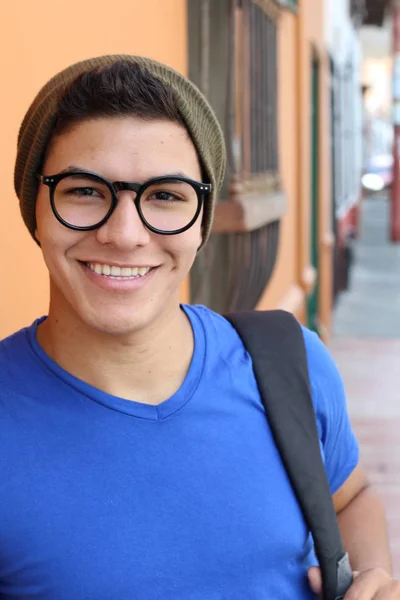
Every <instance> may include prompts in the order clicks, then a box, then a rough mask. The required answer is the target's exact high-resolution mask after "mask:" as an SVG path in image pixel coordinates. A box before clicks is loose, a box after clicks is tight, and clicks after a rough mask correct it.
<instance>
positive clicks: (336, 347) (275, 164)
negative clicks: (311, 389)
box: [0, 0, 400, 577]
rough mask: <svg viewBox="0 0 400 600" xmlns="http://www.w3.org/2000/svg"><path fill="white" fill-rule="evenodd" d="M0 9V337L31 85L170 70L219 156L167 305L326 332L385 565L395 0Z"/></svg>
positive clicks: (31, 262)
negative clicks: (368, 484)
mask: <svg viewBox="0 0 400 600" xmlns="http://www.w3.org/2000/svg"><path fill="white" fill-rule="evenodd" d="M0 22H1V23H2V25H3V27H2V36H1V38H0V49H1V52H0V77H1V81H2V84H3V85H2V89H3V93H2V95H1V97H0V107H1V110H0V131H1V141H2V144H1V146H0V176H1V181H2V218H1V219H0V250H1V251H2V252H1V255H2V261H1V263H0V281H1V284H0V285H1V291H2V294H0V339H1V338H3V337H5V336H7V335H9V334H11V333H12V332H14V331H15V330H17V329H19V328H21V327H23V326H24V325H26V324H29V323H31V322H32V321H33V320H34V319H36V318H37V317H38V316H40V315H42V314H45V313H46V311H47V305H48V280H47V271H46V268H45V266H44V264H43V261H42V256H41V253H40V249H39V247H37V245H36V244H35V243H34V242H33V241H32V239H31V238H30V236H29V234H28V232H27V230H26V228H25V226H24V224H23V222H22V219H21V217H20V213H19V206H18V201H17V199H16V196H15V192H14V189H13V168H14V160H15V148H16V141H17V135H18V128H19V126H20V124H21V121H22V118H23V116H24V114H25V112H26V110H27V109H28V106H29V104H30V102H31V101H32V99H33V98H34V96H35V95H36V93H37V92H38V90H39V89H40V88H41V86H42V85H43V84H44V83H45V82H46V81H47V80H48V79H49V78H50V77H51V76H52V75H54V74H55V73H56V72H58V71H59V70H60V69H62V68H64V67H66V66H67V65H69V64H71V63H73V62H75V61H78V60H81V59H84V58H88V57H90V56H95V55H101V54H125V53H126V54H139V55H147V56H150V57H152V58H155V59H157V60H160V61H162V62H165V63H167V64H169V65H171V66H172V67H174V68H175V69H177V70H178V71H181V72H183V73H185V74H187V75H188V76H189V77H190V78H191V79H192V80H193V81H194V82H195V83H196V84H197V85H198V86H199V87H200V88H201V90H202V91H203V93H204V94H205V95H206V96H207V97H208V99H209V101H210V103H211V104H212V106H213V108H214V110H215V112H216V114H217V116H218V118H219V120H220V123H221V126H222V128H223V130H224V134H225V139H226V145H227V150H228V168H227V173H226V177H225V183H224V186H223V190H222V193H221V195H220V197H219V199H218V203H217V206H216V211H215V223H214V228H213V233H212V235H211V239H210V242H209V243H208V245H207V246H206V248H205V249H204V250H202V252H200V253H199V256H198V258H197V260H196V263H195V266H194V269H193V272H192V274H191V276H190V278H188V279H187V280H186V281H185V283H184V285H183V286H182V294H181V297H182V301H185V302H191V303H202V304H206V305H208V306H210V307H211V308H212V309H214V310H216V311H219V312H221V313H225V312H228V311H232V310H241V309H254V308H257V309H270V308H283V309H286V310H289V311H291V312H293V313H294V314H295V315H296V316H297V317H298V319H299V320H300V321H301V322H302V323H304V324H305V325H307V326H308V327H310V328H311V329H313V330H315V331H316V332H317V333H318V334H319V335H320V336H321V338H322V339H323V340H324V342H326V343H327V344H328V345H329V347H330V349H331V351H332V352H333V355H334V357H335V359H336V361H337V362H338V364H339V366H340V370H341V372H342V374H343V378H344V380H345V384H346V388H347V392H348V400H349V408H350V413H351V417H352V420H353V423H354V427H355V429H356V432H357V434H358V436H359V439H360V443H361V455H362V460H363V463H364V464H365V466H366V467H367V469H368V472H369V473H370V476H371V479H372V481H373V482H374V483H375V484H376V485H377V486H378V488H379V489H380V491H381V492H382V496H383V498H384V501H385V503H386V505H387V508H388V515H389V530H390V536H391V543H392V549H393V555H394V561H395V572H396V574H397V576H398V577H400V368H399V367H400V182H399V177H400V169H399V164H400V162H399V152H400V143H399V138H400V0H146V2H142V0H114V1H113V3H112V7H111V6H110V4H109V3H108V2H105V0H85V2H81V0H68V2H67V0H56V1H53V2H50V0H35V2H29V1H28V0H25V2H23V6H21V4H20V3H15V2H14V3H12V2H2V3H0ZM89 32H90V33H89Z"/></svg>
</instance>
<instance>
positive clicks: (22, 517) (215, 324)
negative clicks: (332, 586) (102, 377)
mask: <svg viewBox="0 0 400 600" xmlns="http://www.w3.org/2000/svg"><path fill="white" fill-rule="evenodd" d="M184 310H185V311H186V313H187V315H188V316H189V318H190V321H191V323H192V327H193V331H194V338H195V349H194V355H193V359H192V362H191V366H190V369H189V372H188V374H187V377H186V379H185V381H184V382H183V384H182V386H181V388H180V389H179V390H178V391H177V393H176V394H174V395H173V396H172V397H171V398H169V399H168V400H166V401H165V402H162V403H161V404H160V405H158V406H148V405H144V404H141V403H137V402H131V401H129V400H124V399H121V398H117V397H113V396H110V395H108V394H106V393H104V392H102V391H99V390H97V389H95V388H93V387H92V386H90V385H88V384H86V383H84V382H82V381H80V380H78V379H76V378H75V377H73V376H71V375H69V374H68V373H67V372H65V371H64V370H63V369H61V368H60V367H59V366H58V365H57V364H56V363H54V362H53V361H52V360H51V359H50V358H49V357H48V356H47V355H46V354H45V353H44V351H43V350H42V349H41V348H40V346H39V345H38V343H37V341H36V328H37V325H38V322H36V323H34V324H33V325H32V326H31V327H29V328H26V329H23V330H21V331H19V332H17V333H16V334H14V335H13V336H11V337H9V338H7V339H6V340H3V341H2V342H0V599H1V600H16V599H18V600H28V599H29V600H158V599H160V600H271V599H272V598H273V599H279V600H286V599H287V600H289V599H290V600H293V598H296V600H297V599H304V600H306V599H311V598H313V594H312V593H311V592H310V590H309V587H308V584H307V580H306V572H307V568H308V567H309V566H310V565H311V564H313V563H315V557H314V554H313V548H312V542H311V540H310V536H309V533H308V531H307V528H306V526H305V524H304V521H303V518H302V515H301V512H300V510H299V507H298V504H297V501H296V498H295V496H294V494H293V491H292V488H291V486H290V483H289V481H288V478H287V475H286V473H285V470H284V468H283V466H282V463H281V459H280V456H279V454H278V452H277V450H276V448H275V445H274V442H273V439H272V436H271V431H270V428H269V425H268V422H267V419H266V416H265V412H264V409H263V407H262V404H261V400H260V397H259V394H258V391H257V386H256V382H255V379H254V375H253V371H252V364H251V360H250V358H249V356H248V354H247V353H246V351H245V350H244V348H243V345H242V342H241V340H240V339H239V337H238V335H237V333H236V332H235V331H234V329H233V328H232V327H231V325H230V324H229V323H228V322H227V321H226V320H225V319H223V318H222V317H221V316H219V315H217V314H215V313H213V312H212V311H210V310H208V309H207V308H204V307H200V306H195V307H194V306H192V307H184ZM304 337H305V342H306V347H307V354H308V360H309V368H310V376H311V385H312V393H313V399H314V403H315V409H316V414H317V421H318V427H319V432H320V439H321V448H322V452H323V456H324V460H325V464H326V470H327V473H328V477H329V481H330V485H331V489H332V492H335V491H336V490H337V489H338V488H339V487H340V486H341V485H342V484H343V483H344V482H345V480H346V479H347V477H348V476H349V475H350V473H351V472H352V470H353V469H354V467H355V466H356V464H357V462H358V448H357V443H356V441H355V438H354V435H353V433H352V430H351V427H350V424H349V419H348V415H347V411H346V405H345V396H344V392H343V387H342V383H341V380H340V377H339V375H338V372H337V370H336V367H335V366H334V364H333V362H332V360H331V358H330V357H329V354H328V352H327V351H326V349H325V348H324V346H323V344H322V343H321V342H320V341H319V339H318V338H317V336H316V335H314V334H313V333H311V332H310V331H308V330H306V329H304Z"/></svg>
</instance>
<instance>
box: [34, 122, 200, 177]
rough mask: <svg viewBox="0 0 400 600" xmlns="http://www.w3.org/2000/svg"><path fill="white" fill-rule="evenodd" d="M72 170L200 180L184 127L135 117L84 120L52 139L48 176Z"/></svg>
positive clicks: (108, 174) (47, 161)
mask: <svg viewBox="0 0 400 600" xmlns="http://www.w3.org/2000/svg"><path fill="white" fill-rule="evenodd" d="M70 164H74V165H77V166H79V168H84V169H87V170H90V171H97V172H100V173H102V174H103V175H105V176H108V177H110V178H115V179H117V178H121V179H124V178H127V177H129V178H134V177H152V176H154V175H159V174H162V173H164V172H176V171H183V172H185V173H187V174H188V175H189V176H190V177H199V174H200V166H199V161H198V156H197V152H196V149H195V147H194V144H193V142H192V141H191V139H190V137H189V135H188V132H187V130H186V129H185V128H184V127H183V126H182V125H180V124H178V123H175V122H172V121H167V120H157V121H156V120H154V121H145V120H143V119H139V118H136V117H122V118H121V117H118V118H97V119H90V120H85V121H81V122H78V123H74V124H73V125H71V126H70V127H69V128H68V129H66V130H65V131H63V132H61V133H60V134H58V135H56V136H54V137H53V138H52V140H51V141H50V143H49V146H48V149H47V156H46V159H45V163H44V170H45V172H47V173H49V172H50V171H51V172H52V173H56V172H59V171H61V170H64V169H65V168H67V167H68V166H69V165H70Z"/></svg>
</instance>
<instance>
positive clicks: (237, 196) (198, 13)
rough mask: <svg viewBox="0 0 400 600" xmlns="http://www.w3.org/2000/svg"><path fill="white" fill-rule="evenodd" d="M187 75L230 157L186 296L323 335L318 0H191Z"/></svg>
mask: <svg viewBox="0 0 400 600" xmlns="http://www.w3.org/2000/svg"><path fill="white" fill-rule="evenodd" d="M188 28H189V35H188V39H189V41H190V43H189V73H190V76H191V78H192V79H193V80H194V81H195V82H196V83H197V84H198V85H199V86H200V87H201V88H202V90H203V91H204V93H205V94H206V95H207V96H208V97H209V99H210V101H211V104H212V105H213V107H214V109H215V110H216V112H217V114H218V116H219V119H220V122H221V124H222V126H223V128H224V131H225V137H226V142H227V147H228V155H229V164H228V172H227V177H226V181H225V186H224V189H223V192H222V194H221V198H220V202H219V204H218V206H217V210H216V220H215V227H214V233H213V236H212V239H211V242H210V244H209V245H208V247H207V248H206V249H205V250H204V251H203V253H202V254H201V255H199V257H198V260H197V264H196V265H195V269H194V272H193V275H192V277H191V281H190V286H189V289H188V291H189V292H190V299H191V301H194V302H201V303H205V304H208V305H209V306H211V307H212V308H215V309H216V310H218V311H221V312H226V311H230V310H242V309H252V308H258V309H268V308H277V307H278V308H279V307H280V308H284V309H287V310H290V311H292V312H293V313H294V314H296V316H297V317H298V318H299V319H300V320H301V321H302V322H304V323H306V324H308V325H309V326H310V327H312V328H314V329H316V330H318V331H320V333H321V334H322V335H325V336H327V335H328V332H329V328H330V315H331V309H332V302H331V299H332V249H333V237H332V231H331V196H330V169H331V166H330V146H329V141H328V139H327V136H326V131H327V130H328V129H329V69H330V65H329V60H328V55H327V52H326V40H325V37H324V6H323V3H321V2H320V0H307V1H305V0H299V1H298V2H296V1H294V0H292V1H290V2H289V1H286V2H278V1H273V0H242V1H238V0H221V1H220V2H218V3H214V2H212V0H189V1H188Z"/></svg>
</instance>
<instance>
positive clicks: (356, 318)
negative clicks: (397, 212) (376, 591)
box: [330, 195, 400, 577]
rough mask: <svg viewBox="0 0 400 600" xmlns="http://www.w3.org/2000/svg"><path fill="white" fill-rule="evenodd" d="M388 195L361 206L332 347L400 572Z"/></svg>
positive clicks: (397, 303)
mask: <svg viewBox="0 0 400 600" xmlns="http://www.w3.org/2000/svg"><path fill="white" fill-rule="evenodd" d="M388 202H389V200H388V197H387V196H384V195H383V196H382V195H380V196H377V197H376V198H374V199H370V200H368V201H367V202H365V203H364V205H363V207H362V215H361V223H360V238H359V240H358V242H357V243H356V245H355V249H354V251H355V264H354V267H353V271H352V276H351V277H352V282H351V287H350V289H349V291H347V292H345V293H344V294H343V295H342V296H341V298H340V300H339V305H338V307H337V310H336V311H335V315H334V336H333V339H332V341H331V344H330V349H331V351H332V353H333V356H334V358H335V360H336V362H337V364H338V366H339V368H340V371H341V373H342V376H343V379H344V383H345V387H346V390H347V394H348V402H349V409H350V415H351V418H352V422H353V426H354V429H355V431H356V434H357V437H358V439H359V442H360V449H361V460H362V462H363V465H364V467H365V468H366V469H367V471H368V473H369V476H370V479H371V482H372V483H373V484H374V485H375V486H376V487H377V489H378V490H379V492H380V494H381V497H382V499H383V501H384V503H385V506H386V510H387V515H388V526H389V534H390V541H391V547H392V554H393V566H394V571H395V574H396V576H397V577H400V386H399V384H400V372H399V357H400V277H399V275H400V246H399V245H393V244H390V243H389V242H388V240H387V237H388V236H387V231H388V223H389V214H388V213H389V211H388Z"/></svg>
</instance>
